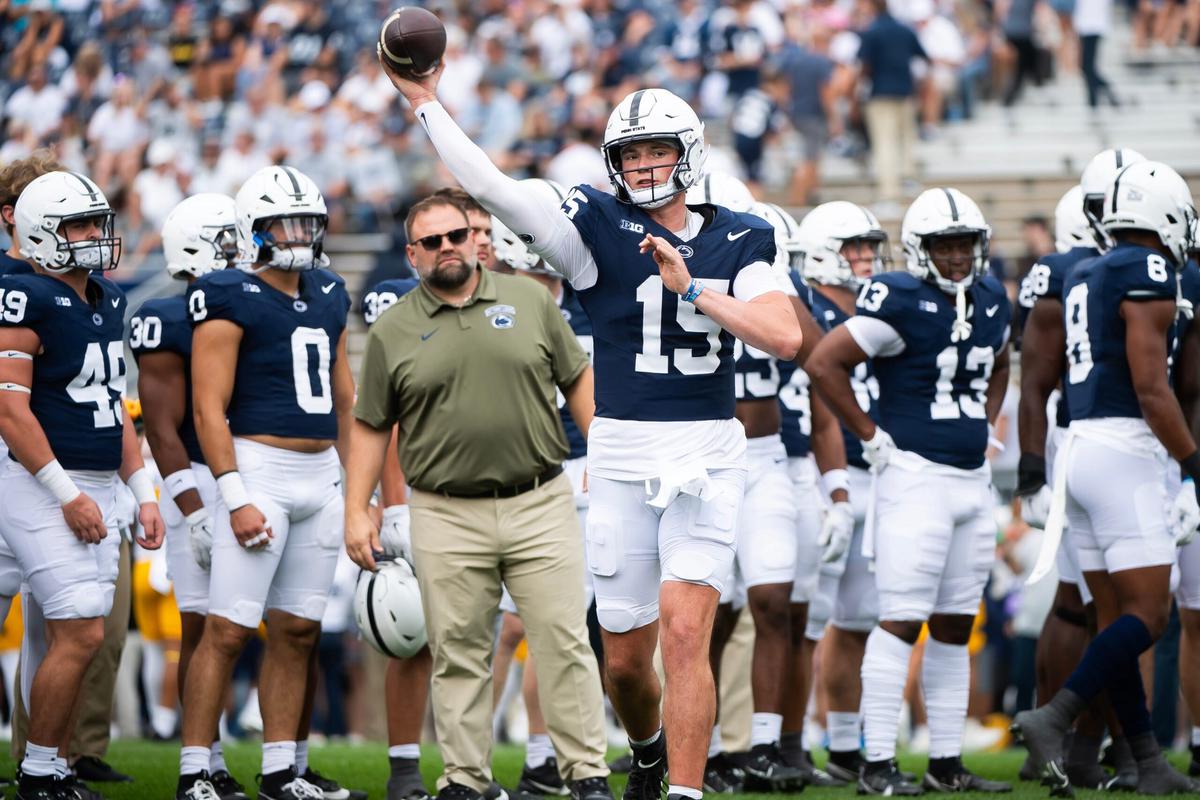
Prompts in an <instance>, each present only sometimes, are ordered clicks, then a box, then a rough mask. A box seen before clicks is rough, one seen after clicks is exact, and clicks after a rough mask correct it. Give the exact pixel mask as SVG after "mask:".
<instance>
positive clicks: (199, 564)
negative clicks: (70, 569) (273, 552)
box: [129, 194, 243, 797]
mask: <svg viewBox="0 0 1200 800" xmlns="http://www.w3.org/2000/svg"><path fill="white" fill-rule="evenodd" d="M162 238H163V255H164V256H165V257H166V261H167V274H168V275H170V276H171V277H172V278H176V279H178V280H179V281H181V282H183V283H185V284H186V285H191V284H192V283H193V282H194V281H195V280H196V279H197V278H199V277H201V276H202V275H207V274H208V273H209V272H212V271H214V270H223V269H225V268H227V267H229V266H230V265H232V264H233V261H234V259H235V258H236V257H237V234H236V233H235V231H234V203H233V198H232V197H228V196H226V195H222V194H197V195H193V196H192V197H189V198H187V199H186V200H184V201H183V202H181V203H180V204H179V205H177V206H175V208H174V209H173V210H172V211H171V213H170V214H168V215H167V219H166V222H164V223H163V231H162ZM129 349H130V351H132V353H133V357H134V359H136V360H137V364H138V397H139V398H140V399H141V401H142V413H143V415H144V418H145V421H146V439H147V441H148V442H149V443H150V452H151V453H153V454H154V461H155V463H156V464H157V465H158V468H159V470H160V471H161V472H162V474H163V475H165V476H166V477H165V478H164V479H163V488H164V490H165V493H166V495H167V497H169V498H170V499H169V500H168V501H166V502H165V503H164V504H163V509H162V510H163V518H164V519H165V520H166V523H167V545H166V546H167V563H168V566H169V567H170V572H171V580H172V583H173V586H174V591H175V600H176V602H177V604H178V605H179V617H180V621H181V622H182V626H183V636H182V639H181V645H180V651H179V687H180V693H181V694H182V691H183V685H184V682H185V681H186V680H187V670H188V666H189V665H190V664H191V659H192V654H193V653H194V652H195V650H196V646H197V645H198V644H199V643H200V635H201V634H202V633H203V632H204V617H205V614H206V613H207V612H208V578H209V565H210V563H211V560H212V534H213V512H214V509H215V507H216V505H217V484H216V482H215V481H214V480H213V476H212V473H211V472H210V471H209V469H208V467H207V466H206V465H205V463H204V453H203V452H202V451H201V449H200V440H199V438H198V437H197V435H196V425H195V422H194V420H193V416H192V370H191V356H192V324H191V321H190V318H189V315H188V306H187V297H186V296H185V295H183V294H179V295H173V296H171V297H160V298H155V299H153V300H147V301H146V302H145V303H144V304H142V307H141V308H139V309H138V310H137V312H136V313H134V315H133V317H132V318H131V319H130V321H129ZM210 738H211V740H212V753H211V755H212V758H211V761H210V763H209V767H208V771H209V775H210V776H211V779H212V783H213V786H215V787H216V790H217V794H219V795H220V796H221V797H236V796H237V794H238V793H239V792H242V791H243V790H242V787H241V786H240V785H238V783H237V781H236V780H235V779H234V778H233V776H232V775H230V774H229V770H228V768H227V767H226V765H225V760H224V754H223V752H222V750H221V743H220V740H219V739H218V738H217V736H216V731H215V730H214V731H213V735H212V736H211V737H210Z"/></svg>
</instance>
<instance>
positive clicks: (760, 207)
mask: <svg viewBox="0 0 1200 800" xmlns="http://www.w3.org/2000/svg"><path fill="white" fill-rule="evenodd" d="M750 213H751V214H753V215H754V216H756V217H760V218H762V219H765V220H766V221H767V222H769V223H771V227H772V228H774V229H775V248H776V253H775V266H776V267H777V268H779V269H781V271H782V272H783V273H787V272H788V271H790V270H793V269H794V270H796V271H797V272H799V271H800V258H801V256H802V255H803V251H802V250H801V249H800V240H799V239H798V238H797V234H798V233H799V231H800V225H799V223H797V222H796V218H795V217H793V216H792V215H791V214H789V213H788V212H787V211H785V210H784V209H782V208H780V207H779V206H777V205H775V204H774V203H755V204H754V205H753V207H751V209H750Z"/></svg>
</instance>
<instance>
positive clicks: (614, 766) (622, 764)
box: [608, 753, 633, 775]
mask: <svg viewBox="0 0 1200 800" xmlns="http://www.w3.org/2000/svg"><path fill="white" fill-rule="evenodd" d="M631 769H633V753H626V754H625V755H623V756H617V757H616V758H614V759H613V760H612V761H610V762H608V771H609V772H611V773H612V774H614V775H628V774H629V770H631Z"/></svg>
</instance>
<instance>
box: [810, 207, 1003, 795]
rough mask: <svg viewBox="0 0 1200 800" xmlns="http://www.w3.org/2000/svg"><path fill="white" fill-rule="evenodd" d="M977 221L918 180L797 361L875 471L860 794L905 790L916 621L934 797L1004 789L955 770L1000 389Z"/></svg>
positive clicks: (969, 210)
mask: <svg viewBox="0 0 1200 800" xmlns="http://www.w3.org/2000/svg"><path fill="white" fill-rule="evenodd" d="M990 235H991V229H990V228H989V227H988V224H987V223H986V222H985V221H984V218H983V214H981V213H980V211H979V208H978V207H977V206H976V205H975V203H974V202H973V201H972V200H971V199H970V198H969V197H967V196H966V195H964V194H963V193H962V192H960V191H958V190H957V189H930V190H927V191H925V192H923V193H922V194H921V195H920V196H919V197H918V198H917V199H916V200H915V201H914V202H913V204H912V206H910V207H909V209H908V211H907V213H906V214H905V215H904V221H903V223H902V225H901V236H902V241H903V245H904V253H905V258H906V261H907V266H908V271H907V272H886V273H883V274H881V275H876V276H875V277H874V278H873V279H872V280H871V282H870V283H868V284H867V285H866V286H864V287H863V289H862V291H861V292H860V293H859V296H858V301H857V313H856V314H855V316H853V317H851V318H850V319H848V320H846V321H845V322H844V323H843V324H842V325H840V326H838V327H837V328H834V329H833V331H831V332H830V333H829V334H828V335H827V336H826V337H825V338H824V340H822V342H821V344H820V345H818V346H817V349H816V352H814V353H813V354H812V356H811V357H810V358H809V361H808V367H809V372H810V374H811V375H812V378H813V382H814V384H816V386H817V388H818V389H819V390H820V391H821V393H822V394H823V395H824V396H825V397H826V398H827V399H828V400H829V403H830V405H831V406H833V409H834V411H836V412H837V414H838V415H839V416H840V417H841V418H842V421H843V422H844V423H845V424H846V426H847V427H848V428H849V429H850V430H851V431H852V432H853V433H854V434H855V435H856V436H857V437H858V438H859V439H861V440H862V442H863V456H864V458H865V459H866V461H867V463H869V464H870V465H871V467H872V470H873V471H874V472H875V473H876V476H875V486H874V487H873V488H874V492H875V498H874V502H875V516H874V524H873V525H872V524H871V520H868V522H867V529H866V530H865V531H864V533H863V549H864V551H865V552H866V553H867V554H868V555H873V557H874V559H875V584H876V589H877V591H878V595H879V618H880V620H881V621H880V623H879V627H877V628H875V630H873V631H872V632H871V634H870V636H869V637H868V638H867V646H866V653H865V655H864V657H863V664H862V686H863V695H862V711H863V732H864V735H865V738H866V749H867V753H866V758H867V763H866V764H865V765H864V769H863V771H862V772H861V774H860V777H859V784H858V790H859V792H860V793H864V794H894V795H901V794H908V795H911V794H920V793H921V791H922V789H921V787H920V786H918V785H916V784H913V783H911V782H909V781H908V780H906V779H905V778H904V776H903V775H902V774H901V772H900V770H899V769H898V768H897V766H896V761H895V753H896V732H897V728H898V726H899V722H900V706H901V704H902V702H903V699H904V683H905V678H906V676H907V674H908V662H909V656H910V654H911V653H912V647H913V644H914V643H915V642H916V641H917V636H918V635H919V633H920V631H921V626H922V624H923V623H925V622H928V623H929V632H930V637H929V640H928V643H927V644H926V647H925V656H924V663H923V669H922V675H921V686H922V689H923V691H924V696H925V702H926V707H927V711H928V716H929V729H930V752H929V755H930V761H929V771H928V772H927V773H926V775H925V779H924V784H925V786H926V787H927V788H929V789H931V790H934V791H966V790H970V791H990V792H998V791H1008V790H1009V789H1010V787H1009V786H1008V785H1007V784H1003V783H997V782H993V781H985V780H983V779H981V778H979V777H977V776H975V775H972V774H971V773H970V772H968V771H967V770H966V768H965V767H963V764H962V759H961V753H962V733H963V726H964V724H965V719H966V711H967V696H968V690H969V683H970V661H969V656H968V654H967V640H968V639H969V637H970V634H971V626H972V623H973V622H974V619H975V612H976V610H977V609H978V607H979V602H980V599H981V598H982V595H983V587H984V583H985V582H986V581H987V576H988V572H989V571H990V570H991V567H992V563H993V560H994V549H995V533H996V523H995V521H994V520H993V519H992V507H993V503H992V492H991V480H990V470H989V468H988V465H987V461H986V460H985V458H984V453H985V451H986V450H987V443H988V423H989V421H990V420H992V419H994V418H995V416H996V414H998V413H999V410H1000V402H1001V400H1002V399H1003V397H1004V390H1005V386H1006V385H1007V383H1008V335H1009V317H1010V312H1009V306H1008V300H1007V298H1006V296H1005V293H1004V289H1003V287H1002V286H1001V285H1000V282H999V281H997V280H996V279H995V278H993V277H991V276H989V275H987V263H988V262H987V258H988V240H989V238H990ZM868 358H870V359H871V360H872V364H873V366H874V370H875V377H876V379H877V380H878V381H879V405H878V407H879V419H880V422H879V424H876V423H875V422H874V421H873V420H872V419H871V417H870V416H869V415H868V414H867V413H866V412H864V411H863V409H862V407H861V406H860V405H859V403H858V400H857V399H856V398H855V395H854V389H853V387H852V385H851V374H852V372H853V369H854V367H855V365H857V364H859V363H862V362H863V361H864V360H866V359H868Z"/></svg>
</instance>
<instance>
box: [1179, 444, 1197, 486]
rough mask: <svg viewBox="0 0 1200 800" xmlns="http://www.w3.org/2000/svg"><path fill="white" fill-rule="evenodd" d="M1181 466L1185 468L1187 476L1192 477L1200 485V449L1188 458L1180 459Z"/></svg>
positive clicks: (1184, 472)
mask: <svg viewBox="0 0 1200 800" xmlns="http://www.w3.org/2000/svg"><path fill="white" fill-rule="evenodd" d="M1179 468H1180V469H1181V470H1183V474H1184V475H1185V476H1186V477H1188V478H1191V479H1192V480H1193V481H1195V482H1196V484H1197V485H1200V450H1197V451H1196V452H1194V453H1192V454H1191V455H1190V456H1188V457H1187V458H1184V459H1180V461H1179Z"/></svg>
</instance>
